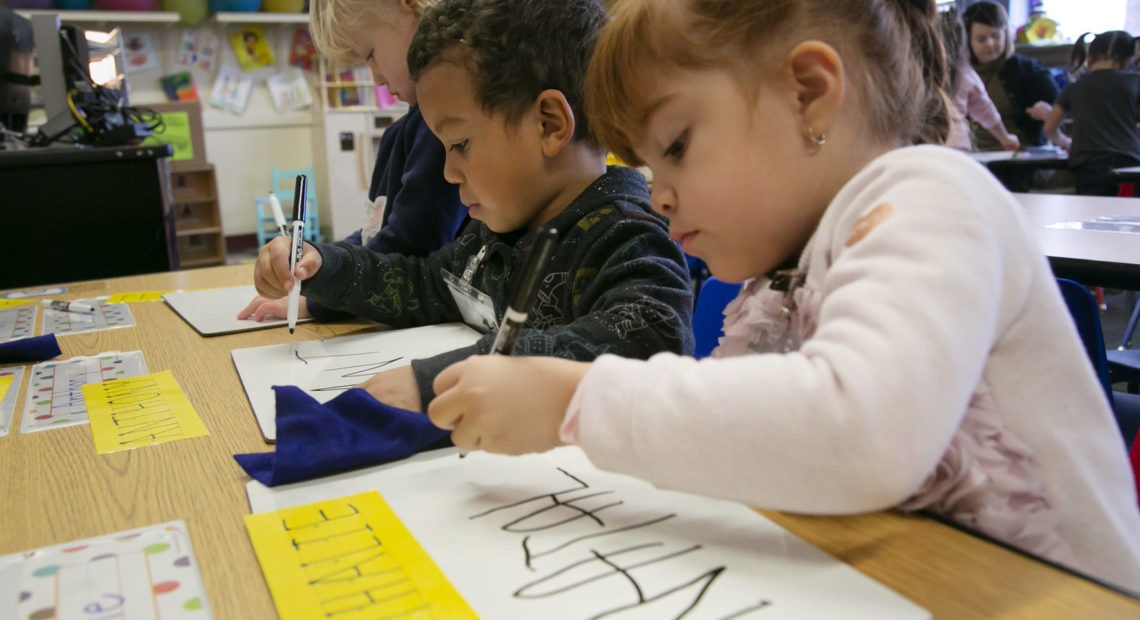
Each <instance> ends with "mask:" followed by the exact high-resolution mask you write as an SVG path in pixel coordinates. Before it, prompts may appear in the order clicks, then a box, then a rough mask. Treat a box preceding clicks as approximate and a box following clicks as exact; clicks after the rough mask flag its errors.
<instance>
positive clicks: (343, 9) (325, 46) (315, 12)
mask: <svg viewBox="0 0 1140 620" xmlns="http://www.w3.org/2000/svg"><path fill="white" fill-rule="evenodd" d="M399 1H400V0H312V2H311V3H310V6H309V24H310V30H312V35H313V44H315V45H316V46H317V51H319V52H320V53H321V55H322V56H324V57H325V58H326V59H328V60H329V61H330V62H332V63H333V64H334V65H353V64H357V63H359V62H361V60H363V59H361V58H357V57H356V54H355V52H353V50H352V38H351V35H352V33H353V32H354V31H356V30H358V29H360V28H370V27H372V26H376V25H377V24H383V23H391V22H393V21H394V20H395V16H396V10H397V3H398V2H399ZM436 2H437V0H414V2H413V3H412V4H413V8H414V9H415V11H416V14H417V15H423V14H424V11H426V10H427V9H428V8H430V7H431V6H432V5H434V4H435V3H436Z"/></svg>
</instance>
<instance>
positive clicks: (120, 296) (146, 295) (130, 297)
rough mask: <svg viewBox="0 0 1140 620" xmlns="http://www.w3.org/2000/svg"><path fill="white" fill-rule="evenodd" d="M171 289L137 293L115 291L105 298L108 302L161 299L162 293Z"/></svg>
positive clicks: (121, 302)
mask: <svg viewBox="0 0 1140 620" xmlns="http://www.w3.org/2000/svg"><path fill="white" fill-rule="evenodd" d="M171 292H173V291H142V292H138V293H115V294H114V295H111V296H110V297H108V298H107V303H109V304H133V303H136V302H140V301H162V295H163V294H164V293H171Z"/></svg>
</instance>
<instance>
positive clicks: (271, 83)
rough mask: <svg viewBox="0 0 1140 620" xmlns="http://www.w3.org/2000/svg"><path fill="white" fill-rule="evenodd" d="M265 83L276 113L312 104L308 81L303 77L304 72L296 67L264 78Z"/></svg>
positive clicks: (299, 108)
mask: <svg viewBox="0 0 1140 620" xmlns="http://www.w3.org/2000/svg"><path fill="white" fill-rule="evenodd" d="M265 85H266V86H268V87H269V95H270V97H272V99H273V107H275V108H277V113H278V114H286V113H288V112H295V111H297V110H303V109H305V108H307V107H309V106H311V105H313V95H312V93H310V92H309V81H308V80H307V79H305V74H304V72H302V71H301V70H300V69H298V68H296V67H289V68H288V69H285V70H284V71H282V72H280V73H278V74H276V75H272V76H270V77H269V78H268V79H266V81H265Z"/></svg>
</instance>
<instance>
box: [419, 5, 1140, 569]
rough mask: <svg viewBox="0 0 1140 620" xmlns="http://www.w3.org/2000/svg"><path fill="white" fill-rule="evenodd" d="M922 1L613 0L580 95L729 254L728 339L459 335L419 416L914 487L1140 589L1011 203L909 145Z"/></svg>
mask: <svg viewBox="0 0 1140 620" xmlns="http://www.w3.org/2000/svg"><path fill="white" fill-rule="evenodd" d="M933 4H934V3H933V2H929V1H922V0H910V1H907V0H850V1H848V2H831V1H830V0H787V1H783V2H771V1H759V0H752V1H749V0H669V1H654V0H627V2H625V3H624V4H623V5H622V7H621V8H619V9H618V11H617V13H616V15H615V17H614V19H613V21H612V23H611V24H609V25H608V26H607V28H606V29H605V30H604V31H603V34H602V36H601V37H600V39H599V44H598V47H597V51H596V53H595V56H594V58H593V60H592V61H591V67H590V73H589V77H588V81H587V83H588V89H587V99H588V109H589V110H590V111H591V113H592V115H593V116H592V117H591V122H593V123H594V126H595V129H596V131H597V133H598V135H599V136H600V137H601V138H602V140H603V142H604V143H606V144H608V145H609V146H610V147H611V148H612V149H614V151H615V153H616V154H617V155H618V156H620V157H621V158H622V159H623V160H625V161H629V162H633V163H645V164H647V165H648V166H649V167H650V168H651V169H652V171H653V177H654V184H653V205H654V208H656V209H657V210H658V211H659V212H661V213H662V214H665V215H667V216H668V217H669V219H670V234H671V236H672V237H673V238H674V239H676V240H677V241H679V242H681V244H682V245H683V246H684V249H685V250H686V251H687V252H688V253H691V254H694V255H696V256H698V257H700V258H702V259H704V260H705V261H706V262H707V263H708V264H709V267H710V268H711V270H712V272H713V274H714V275H716V276H717V277H720V278H723V279H726V280H732V281H738V280H744V281H746V285H745V287H744V288H743V290H742V292H741V295H740V296H739V297H738V298H737V299H736V300H735V301H734V302H733V303H732V304H731V305H730V306H729V307H728V308H727V310H726V313H725V314H726V317H725V334H726V335H725V337H724V339H723V341H722V344H721V346H720V347H719V348H718V350H717V352H716V354H715V357H713V358H707V359H704V360H701V361H697V360H694V359H691V358H686V357H681V356H677V355H664V354H663V355H657V356H654V357H653V358H651V359H650V360H649V361H648V362H642V361H634V360H626V359H621V358H618V357H615V356H608V355H607V356H602V357H600V358H599V359H598V360H596V361H595V362H594V363H592V364H581V363H573V362H566V361H562V360H550V359H543V360H539V359H534V360H522V359H512V358H505V357H502V356H487V357H476V358H472V359H469V360H466V361H464V362H461V363H459V364H456V365H454V366H452V367H451V368H448V369H447V370H445V371H444V372H442V373H441V374H440V375H439V377H438V378H437V380H436V385H435V387H436V392H437V394H438V396H437V397H436V399H435V401H434V402H433V403H432V405H431V407H429V409H428V414H429V416H430V417H431V419H432V421H433V422H434V423H436V424H437V425H438V426H440V427H442V428H446V429H452V440H453V441H454V442H455V444H456V445H457V446H459V447H460V448H461V449H464V450H475V449H483V450H488V451H494V452H507V453H522V452H528V451H536V450H545V449H549V448H552V447H554V446H557V445H559V444H562V443H576V444H578V445H579V446H581V448H582V449H583V450H584V451H585V452H586V454H587V455H589V457H590V459H591V460H593V461H594V462H595V463H596V464H598V465H599V466H601V467H604V468H608V469H612V470H616V471H621V472H625V473H629V474H633V475H636V476H641V477H643V478H646V479H648V480H650V481H651V482H653V483H654V484H657V485H660V486H663V487H671V488H677V489H683V490H688V491H694V492H699V493H705V494H709V495H715V496H720V497H726V498H731V499H735V500H738V501H742V502H746V503H748V504H750V505H754V506H759V507H763V508H768V509H776V510H786V511H794V512H801V513H812V514H844V513H856V512H863V511H874V510H882V509H887V508H901V509H903V510H926V511H929V512H932V513H935V514H938V515H943V516H945V517H946V518H949V519H951V520H954V521H956V522H958V523H961V524H963V525H965V526H966V527H970V528H974V529H976V530H978V531H981V532H984V533H986V534H988V535H991V536H993V537H995V538H997V539H1000V540H1003V541H1005V542H1007V543H1009V544H1011V545H1014V546H1016V547H1019V548H1021V549H1024V550H1026V551H1028V552H1030V553H1034V554H1038V555H1041V556H1043V557H1046V558H1049V559H1050V560H1053V561H1056V562H1059V563H1061V564H1064V565H1066V566H1069V567H1072V568H1074V569H1076V570H1079V571H1085V572H1087V573H1088V574H1090V575H1094V576H1096V577H1099V578H1101V579H1104V580H1106V581H1110V582H1113V583H1116V584H1119V585H1122V586H1125V587H1127V588H1132V589H1134V590H1140V514H1138V513H1137V510H1136V496H1135V491H1134V490H1133V489H1132V488H1131V484H1132V480H1131V474H1130V472H1129V470H1128V463H1127V460H1126V455H1125V453H1124V449H1123V441H1122V438H1121V436H1120V434H1119V432H1118V431H1117V429H1116V428H1115V423H1114V421H1113V418H1112V415H1111V413H1110V411H1109V405H1108V403H1107V399H1106V398H1105V394H1104V391H1103V390H1102V389H1101V388H1100V386H1099V384H1098V382H1097V380H1096V378H1095V377H1094V375H1093V371H1092V368H1091V365H1090V364H1089V361H1088V358H1087V356H1086V355H1085V353H1084V351H1083V349H1082V347H1081V343H1080V342H1079V340H1078V338H1077V336H1076V333H1075V331H1074V328H1073V323H1072V319H1071V318H1070V316H1069V315H1068V313H1067V311H1066V309H1065V306H1064V304H1063V302H1062V300H1061V297H1060V295H1059V293H1058V287H1057V284H1056V281H1055V280H1054V278H1053V276H1052V274H1051V273H1050V271H1049V266H1048V264H1047V262H1046V260H1045V258H1044V257H1043V255H1042V253H1041V251H1040V249H1039V248H1038V247H1037V245H1036V243H1035V242H1034V238H1033V235H1032V233H1031V232H1030V230H1029V229H1028V227H1027V225H1026V223H1025V221H1024V218H1023V216H1022V215H1021V213H1020V211H1019V208H1018V205H1017V203H1016V202H1015V201H1014V200H1013V199H1012V198H1011V196H1010V195H1009V194H1008V193H1007V192H1005V191H1004V190H1003V189H1002V188H1001V186H1000V185H999V184H998V183H997V182H996V181H995V180H994V179H993V178H992V177H991V176H990V175H989V173H988V172H987V171H986V170H985V169H984V168H983V167H981V166H979V165H977V164H976V163H974V162H972V161H970V159H969V158H968V157H966V156H965V155H963V154H961V153H958V152H956V151H953V150H951V149H946V148H943V147H936V146H907V145H908V144H911V143H914V142H916V141H919V140H923V141H927V142H930V141H937V140H939V139H940V138H942V137H944V135H945V131H946V120H945V117H942V120H941V121H940V122H931V123H927V122H926V120H925V119H931V118H933V119H937V118H938V115H937V110H936V109H935V108H937V107H938V106H939V105H944V104H943V103H942V102H943V101H944V99H943V98H942V97H941V94H940V93H939V91H938V88H939V86H940V84H941V80H942V78H943V75H942V68H943V67H944V66H945V65H944V64H942V60H941V59H940V58H939V52H940V51H941V48H940V46H938V45H937V38H936V37H937V35H936V34H935V32H934V22H933V18H934V12H935V8H934V6H933ZM913 94H917V95H918V96H917V98H915V97H914V95H913ZM904 99H906V100H909V101H917V102H918V103H919V105H909V106H902V107H900V106H899V105H898V102H899V101H903V100H904ZM519 385H530V386H540V387H536V388H533V389H529V390H524V391H520V390H518V389H515V388H514V386H519Z"/></svg>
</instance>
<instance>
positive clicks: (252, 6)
mask: <svg viewBox="0 0 1140 620" xmlns="http://www.w3.org/2000/svg"><path fill="white" fill-rule="evenodd" d="M260 10H261V0H210V11H212V12H214V13H226V12H231V11H232V12H236V13H255V12H257V11H260Z"/></svg>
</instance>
